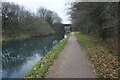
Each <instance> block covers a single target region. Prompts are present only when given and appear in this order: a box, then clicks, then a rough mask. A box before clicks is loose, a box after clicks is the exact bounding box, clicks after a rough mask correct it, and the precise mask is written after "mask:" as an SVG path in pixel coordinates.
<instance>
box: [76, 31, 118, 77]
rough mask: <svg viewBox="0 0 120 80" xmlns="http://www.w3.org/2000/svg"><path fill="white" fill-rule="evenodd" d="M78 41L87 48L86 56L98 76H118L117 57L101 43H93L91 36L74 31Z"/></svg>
mask: <svg viewBox="0 0 120 80" xmlns="http://www.w3.org/2000/svg"><path fill="white" fill-rule="evenodd" d="M75 34H76V36H77V38H78V41H79V42H80V44H82V45H83V46H84V47H85V49H86V50H87V54H86V56H87V57H88V58H89V59H90V61H91V62H92V63H93V67H94V69H95V72H96V74H97V75H98V77H100V78H118V77H119V74H118V71H119V70H120V67H119V65H118V57H117V56H115V55H112V54H110V52H109V50H107V49H106V48H105V47H103V46H102V45H98V44H97V43H96V44H95V43H94V41H93V40H92V38H91V37H89V36H86V35H83V34H79V32H76V33H75Z"/></svg>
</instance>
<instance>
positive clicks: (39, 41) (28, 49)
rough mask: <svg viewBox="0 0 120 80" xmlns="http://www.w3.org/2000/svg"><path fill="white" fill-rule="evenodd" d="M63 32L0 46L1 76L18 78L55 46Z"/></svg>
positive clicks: (61, 37)
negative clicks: (0, 56)
mask: <svg viewBox="0 0 120 80" xmlns="http://www.w3.org/2000/svg"><path fill="white" fill-rule="evenodd" d="M63 37H64V36H63V34H61V35H52V36H47V37H34V38H31V39H27V40H24V41H20V42H11V43H8V44H6V45H3V48H2V63H3V64H2V70H3V73H2V76H3V77H4V78H20V77H22V76H23V75H24V74H25V73H27V72H28V71H29V70H30V69H31V68H32V67H33V66H34V65H35V63H37V62H38V61H39V60H40V59H41V58H42V57H43V56H45V54H46V53H47V52H48V51H49V50H50V49H51V48H52V47H53V46H55V45H56V44H57V43H58V42H59V41H60V40H61V39H63Z"/></svg>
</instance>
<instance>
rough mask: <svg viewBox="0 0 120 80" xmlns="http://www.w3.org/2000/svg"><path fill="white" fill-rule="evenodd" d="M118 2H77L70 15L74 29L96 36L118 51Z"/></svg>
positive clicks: (72, 5) (73, 5) (72, 6)
mask: <svg viewBox="0 0 120 80" xmlns="http://www.w3.org/2000/svg"><path fill="white" fill-rule="evenodd" d="M118 6H119V3H118V2H115V3H114V2H101V3H99V2H89V3H88V2H84V3H81V2H75V3H73V4H71V8H70V9H69V10H70V15H71V22H72V26H73V30H75V31H79V32H81V33H84V34H87V35H90V36H92V37H95V39H96V40H97V41H99V42H100V43H101V42H104V43H105V45H107V47H108V48H110V49H113V50H114V51H118V36H119V35H118V19H119V18H118V12H119V7H118Z"/></svg>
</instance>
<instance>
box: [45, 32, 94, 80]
mask: <svg viewBox="0 0 120 80" xmlns="http://www.w3.org/2000/svg"><path fill="white" fill-rule="evenodd" d="M47 78H96V76H95V73H94V72H93V69H92V66H91V63H90V62H89V61H88V60H87V58H86V56H85V53H84V51H83V50H82V49H81V46H80V45H79V43H78V42H77V38H76V36H75V35H74V33H72V34H71V36H70V38H69V40H68V43H67V44H66V46H65V48H64V50H63V51H62V52H61V53H60V54H59V57H58V59H57V60H55V62H54V64H53V66H51V67H50V70H49V72H48V75H47Z"/></svg>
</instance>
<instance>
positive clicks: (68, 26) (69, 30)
mask: <svg viewBox="0 0 120 80" xmlns="http://www.w3.org/2000/svg"><path fill="white" fill-rule="evenodd" d="M63 27H64V30H65V31H66V32H67V33H69V32H71V31H72V26H71V24H63Z"/></svg>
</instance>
